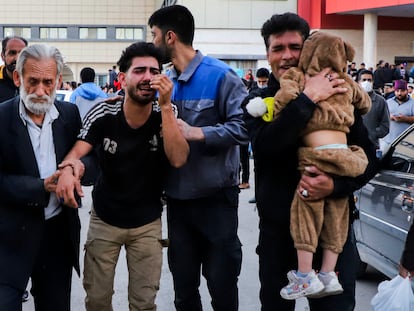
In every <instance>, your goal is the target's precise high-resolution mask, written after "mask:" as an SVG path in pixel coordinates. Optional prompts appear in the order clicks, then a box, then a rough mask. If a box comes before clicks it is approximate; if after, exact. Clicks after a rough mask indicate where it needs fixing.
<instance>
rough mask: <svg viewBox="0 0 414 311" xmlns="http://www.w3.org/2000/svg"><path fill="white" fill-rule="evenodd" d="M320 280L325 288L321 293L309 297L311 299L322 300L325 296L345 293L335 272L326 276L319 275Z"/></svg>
mask: <svg viewBox="0 0 414 311" xmlns="http://www.w3.org/2000/svg"><path fill="white" fill-rule="evenodd" d="M318 279H319V280H320V281H321V282H322V284H323V285H324V286H325V288H324V289H323V291H321V292H319V293H316V294H312V295H309V296H308V297H309V298H322V297H325V296H331V295H338V294H341V293H342V292H343V291H344V289H343V288H342V285H341V284H340V283H339V281H338V276H337V275H336V273H335V272H334V271H331V272H329V273H327V274H324V275H322V274H320V273H319V274H318Z"/></svg>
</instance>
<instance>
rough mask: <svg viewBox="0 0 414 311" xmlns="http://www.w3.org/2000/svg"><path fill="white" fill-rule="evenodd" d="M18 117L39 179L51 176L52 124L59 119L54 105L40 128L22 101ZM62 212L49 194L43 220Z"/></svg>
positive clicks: (52, 151) (54, 153)
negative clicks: (36, 167) (25, 129)
mask: <svg viewBox="0 0 414 311" xmlns="http://www.w3.org/2000/svg"><path fill="white" fill-rule="evenodd" d="M19 115H20V118H21V119H22V121H23V124H24V125H25V126H26V128H27V131H28V133H29V136H30V140H31V142H32V147H33V152H34V154H35V157H36V162H37V166H38V169H39V173H40V178H43V179H45V178H47V177H49V176H51V175H52V174H53V173H54V172H55V171H56V169H57V165H56V152H55V144H54V142H53V132H52V123H53V121H54V120H56V119H57V118H58V117H59V111H58V110H57V109H56V107H55V105H52V107H51V108H50V110H49V111H48V112H47V113H46V114H45V118H44V120H43V124H42V126H38V125H36V124H35V123H34V122H33V120H32V119H31V118H30V117H29V115H28V114H27V112H26V109H25V107H24V104H23V102H22V100H20V102H19ZM61 211H62V208H61V207H60V206H59V202H58V199H57V197H56V193H54V192H52V193H50V199H49V204H48V205H47V207H46V208H45V219H49V218H52V217H53V216H56V215H58V214H59V213H60V212H61Z"/></svg>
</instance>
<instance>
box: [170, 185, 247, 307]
mask: <svg viewBox="0 0 414 311" xmlns="http://www.w3.org/2000/svg"><path fill="white" fill-rule="evenodd" d="M238 193H239V189H238V187H232V188H227V189H225V190H223V191H220V193H218V194H217V195H215V196H212V197H208V198H202V199H195V200H185V201H182V200H172V199H168V210H167V211H168V214H167V219H168V236H169V240H170V246H169V247H168V263H169V267H170V270H171V273H172V276H173V282H174V290H175V300H174V304H175V307H176V309H177V310H178V311H201V310H202V306H201V300H200V293H199V290H198V288H199V286H200V272H201V273H202V275H203V276H204V277H205V279H206V281H207V286H208V289H209V292H210V296H211V305H212V306H213V309H214V310H215V311H237V310H238V305H239V302H238V287H237V281H238V277H239V274H240V269H241V260H242V251H241V243H240V240H239V238H238V236H237V227H238V216H237V206H238Z"/></svg>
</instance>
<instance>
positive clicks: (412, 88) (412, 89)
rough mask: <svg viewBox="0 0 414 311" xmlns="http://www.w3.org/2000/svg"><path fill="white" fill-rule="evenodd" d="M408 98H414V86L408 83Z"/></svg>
mask: <svg viewBox="0 0 414 311" xmlns="http://www.w3.org/2000/svg"><path fill="white" fill-rule="evenodd" d="M407 90H408V96H410V97H411V98H414V84H411V83H408V84H407Z"/></svg>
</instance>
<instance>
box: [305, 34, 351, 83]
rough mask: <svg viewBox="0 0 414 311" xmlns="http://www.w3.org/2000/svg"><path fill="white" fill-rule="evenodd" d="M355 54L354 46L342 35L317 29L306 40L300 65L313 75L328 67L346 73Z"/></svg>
mask: <svg viewBox="0 0 414 311" xmlns="http://www.w3.org/2000/svg"><path fill="white" fill-rule="evenodd" d="M354 56H355V50H354V48H353V47H352V46H351V45H350V44H349V43H347V42H345V41H343V40H342V39H341V38H340V37H337V36H333V35H330V34H327V33H324V32H319V31H316V32H313V33H312V34H311V35H310V36H309V37H308V38H307V39H306V40H305V42H304V44H303V49H302V53H301V56H300V61H299V66H298V67H299V69H300V70H302V71H303V72H306V73H308V74H309V75H311V76H313V75H315V74H317V73H319V72H321V71H322V69H324V68H327V67H331V68H332V70H333V71H335V72H338V73H340V72H342V73H346V72H347V66H348V64H347V61H352V60H353V59H354Z"/></svg>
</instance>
